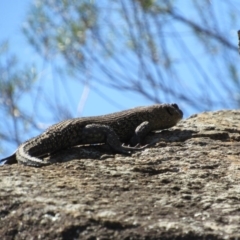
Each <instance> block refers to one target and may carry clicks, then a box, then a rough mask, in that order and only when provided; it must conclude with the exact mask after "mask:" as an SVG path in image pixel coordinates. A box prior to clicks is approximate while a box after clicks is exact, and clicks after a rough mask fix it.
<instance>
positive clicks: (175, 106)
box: [171, 103, 179, 109]
mask: <svg viewBox="0 0 240 240" xmlns="http://www.w3.org/2000/svg"><path fill="white" fill-rule="evenodd" d="M171 105H172V106H173V107H174V108H176V109H179V107H178V105H177V104H176V103H173V104H171Z"/></svg>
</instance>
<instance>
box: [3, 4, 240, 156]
mask: <svg viewBox="0 0 240 240" xmlns="http://www.w3.org/2000/svg"><path fill="white" fill-rule="evenodd" d="M31 2H33V1H30V0H20V1H16V0H8V1H4V2H3V1H1V2H0V29H1V31H0V41H3V40H9V43H10V49H11V52H13V53H16V54H17V56H18V57H19V60H20V61H21V62H22V63H31V62H33V63H36V64H37V66H38V69H40V71H41V75H42V77H41V80H40V81H39V82H38V83H37V84H39V85H42V86H44V87H45V88H46V89H48V92H49V96H50V97H51V89H52V90H53V88H55V87H57V88H58V89H59V93H60V95H61V103H62V104H66V105H67V106H68V108H69V110H70V112H71V113H72V114H73V117H79V116H93V115H101V114H107V113H111V112H115V111H120V110H124V109H128V108H132V107H135V106H141V105H150V104H152V102H150V101H148V100H146V99H145V98H143V97H140V96H139V95H137V94H134V93H130V92H124V93H123V92H118V91H115V90H113V89H109V88H105V87H103V86H100V85H99V86H97V87H98V88H99V90H100V91H101V92H102V93H104V94H105V95H106V96H107V97H108V98H109V99H113V100H114V102H112V103H111V102H109V101H107V100H106V99H104V98H102V97H101V96H99V95H98V94H97V93H95V92H94V91H93V90H91V88H90V89H89V88H88V87H87V86H82V85H81V84H80V83H79V82H77V81H69V82H70V84H68V85H62V83H61V82H58V83H56V81H55V79H54V76H52V71H51V69H50V68H48V67H46V66H45V63H44V62H43V60H42V59H41V58H40V57H39V56H38V55H37V54H36V53H35V52H34V51H33V49H32V48H31V47H30V46H29V45H28V43H27V41H26V39H25V38H24V36H23V34H22V32H21V27H22V26H23V24H24V19H25V17H26V13H27V10H28V6H29V3H31ZM213 2H214V1H213ZM220 2H221V1H219V2H218V1H217V3H219V7H221V4H220ZM184 3H185V2H184ZM236 3H237V1H236ZM236 6H237V5H236ZM182 9H185V8H182ZM185 10H186V11H187V8H186V9H185ZM191 14H192V13H189V15H191ZM223 24H226V23H225V22H224V21H223ZM239 26H240V25H239ZM235 30H236V29H229V31H228V32H226V34H227V35H228V36H229V37H230V38H233V41H235V38H236V36H235V35H234V34H232V32H235ZM197 50H198V49H197V48H196V53H197ZM203 57H204V56H201V58H203ZM205 64H208V63H205ZM186 74H187V73H186ZM186 77H188V76H187V75H186ZM56 84H57V86H56ZM189 84H192V82H191V81H189ZM69 93H70V94H69ZM28 101H29V99H28V98H26V99H25V100H24V102H23V104H22V105H23V107H25V108H29V111H30V112H33V113H34V110H35V109H33V108H32V106H31V105H29V104H28ZM169 102H175V100H174V99H170V101H169ZM178 105H179V107H180V108H181V109H183V111H184V113H185V117H188V116H189V115H191V114H194V113H196V110H195V109H187V110H185V106H184V104H183V103H181V102H180V103H179V102H178ZM213 110H217V108H214V107H213ZM48 114H49V113H48V112H47V111H46V109H42V112H41V115H42V116H43V118H42V119H43V121H42V122H39V123H38V124H39V126H42V129H43V130H44V129H45V128H46V126H49V125H52V124H53V123H54V122H52V120H51V119H50V118H48ZM44 118H45V119H44ZM34 135H36V134H35V133H30V135H26V136H24V137H23V140H27V139H28V138H29V137H33V136H34ZM14 148H16V146H9V148H8V149H7V152H8V153H10V152H12V151H13V150H14ZM5 155H6V152H4V156H5ZM0 158H1V156H0Z"/></svg>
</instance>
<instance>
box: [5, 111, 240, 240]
mask: <svg viewBox="0 0 240 240" xmlns="http://www.w3.org/2000/svg"><path fill="white" fill-rule="evenodd" d="M151 141H157V144H156V145H155V146H154V147H151V148H148V149H145V150H143V151H141V152H135V153H134V154H132V155H131V156H125V155H121V154H113V153H112V152H111V150H109V148H108V147H106V146H105V145H100V146H81V147H75V148H72V149H68V150H66V151H61V152H60V153H58V154H57V155H55V156H52V158H54V159H55V161H56V162H58V163H56V164H53V165H50V166H46V167H42V168H33V167H27V166H22V165H18V164H15V165H6V166H2V167H0V175H1V179H0V236H1V239H64V240H67V239H240V111H218V112H205V113H201V114H198V115H194V116H192V117H190V118H188V119H186V120H183V121H181V122H180V123H179V124H178V125H177V126H176V127H174V128H172V129H169V130H164V131H161V132H158V133H155V134H150V136H149V137H148V138H147V142H151ZM70 160H71V161H70Z"/></svg>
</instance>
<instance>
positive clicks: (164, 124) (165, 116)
mask: <svg viewBox="0 0 240 240" xmlns="http://www.w3.org/2000/svg"><path fill="white" fill-rule="evenodd" d="M152 107H153V109H152V113H153V115H152V116H153V121H154V126H155V127H156V129H165V128H170V127H173V126H174V125H176V124H177V123H178V122H179V121H180V120H181V119H182V117H183V112H182V110H181V109H179V107H178V105H177V104H176V103H172V104H156V105H153V106H152Z"/></svg>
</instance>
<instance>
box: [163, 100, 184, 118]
mask: <svg viewBox="0 0 240 240" xmlns="http://www.w3.org/2000/svg"><path fill="white" fill-rule="evenodd" d="M171 106H173V107H174V108H172V107H167V108H166V111H167V112H168V113H169V115H171V116H172V115H174V114H176V112H177V113H178V114H179V115H180V116H181V118H182V117H183V112H182V111H181V110H180V109H179V107H178V105H177V104H176V103H174V104H171Z"/></svg>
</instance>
